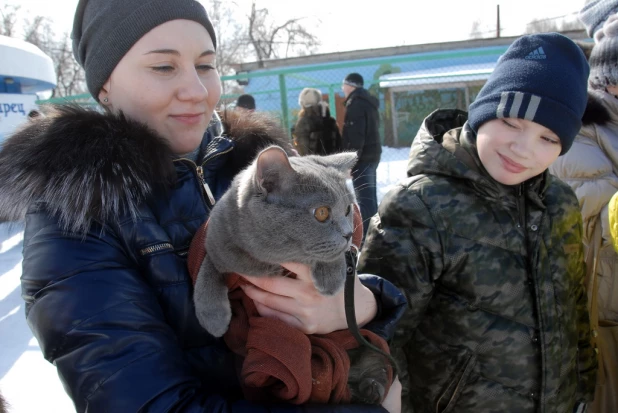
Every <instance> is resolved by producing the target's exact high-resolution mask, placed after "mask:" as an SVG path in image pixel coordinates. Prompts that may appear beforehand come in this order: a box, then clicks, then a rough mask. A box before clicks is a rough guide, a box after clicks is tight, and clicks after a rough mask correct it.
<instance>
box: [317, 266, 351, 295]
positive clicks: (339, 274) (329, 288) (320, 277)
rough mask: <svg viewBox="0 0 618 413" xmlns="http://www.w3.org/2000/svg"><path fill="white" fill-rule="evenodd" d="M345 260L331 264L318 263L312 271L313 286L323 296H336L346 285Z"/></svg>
mask: <svg viewBox="0 0 618 413" xmlns="http://www.w3.org/2000/svg"><path fill="white" fill-rule="evenodd" d="M345 270H346V263H345V258H343V257H342V258H341V260H337V261H331V262H318V263H317V264H316V265H315V266H314V267H313V269H312V277H313V284H314V285H315V288H316V289H317V290H318V292H319V293H320V294H322V295H335V294H337V292H339V290H341V288H343V285H344V284H345V277H346V271H345Z"/></svg>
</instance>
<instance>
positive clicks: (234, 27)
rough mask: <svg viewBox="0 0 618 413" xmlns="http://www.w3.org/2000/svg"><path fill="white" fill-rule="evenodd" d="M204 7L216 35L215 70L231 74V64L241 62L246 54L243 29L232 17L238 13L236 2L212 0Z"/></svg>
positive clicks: (223, 73)
mask: <svg viewBox="0 0 618 413" xmlns="http://www.w3.org/2000/svg"><path fill="white" fill-rule="evenodd" d="M206 7H208V17H210V20H211V21H212V22H213V26H214V29H215V35H216V36H217V62H216V66H217V71H218V72H219V73H220V74H221V75H229V74H233V73H234V71H233V69H232V66H233V65H234V64H238V63H241V62H242V61H243V60H244V59H245V57H246V56H247V41H246V39H245V29H244V27H243V25H242V23H241V22H238V21H237V20H236V18H235V17H234V16H235V15H237V14H238V11H237V4H236V3H234V2H230V1H224V0H214V1H211V2H208V4H207V5H206Z"/></svg>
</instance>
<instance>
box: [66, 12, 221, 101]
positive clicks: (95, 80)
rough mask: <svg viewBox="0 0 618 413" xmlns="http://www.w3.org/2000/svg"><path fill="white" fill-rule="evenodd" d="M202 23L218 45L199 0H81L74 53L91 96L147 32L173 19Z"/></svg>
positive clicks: (76, 13) (75, 28)
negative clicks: (83, 72) (83, 73)
mask: <svg viewBox="0 0 618 413" xmlns="http://www.w3.org/2000/svg"><path fill="white" fill-rule="evenodd" d="M177 19H184V20H193V21H195V22H197V23H200V24H201V25H203V26H204V27H205V28H206V30H207V31H208V34H210V37H211V38H212V43H213V45H214V46H215V48H216V47H217V40H216V36H215V31H214V29H213V27H212V24H211V23H210V20H209V19H208V15H207V14H206V10H205V9H204V6H202V5H201V4H200V3H198V2H197V1H196V0H79V3H78V4H77V10H76V11H75V19H74V21H73V32H72V33H71V38H72V39H73V55H74V56H75V59H76V60H77V62H78V63H79V64H80V65H81V66H82V67H83V68H84V70H85V72H86V84H87V85H88V90H89V91H90V94H92V97H94V98H95V99H96V100H97V101H98V100H99V91H100V90H101V88H102V87H103V85H104V84H105V82H106V81H107V79H109V76H110V75H111V74H112V71H113V70H114V68H115V67H116V65H117V64H118V62H120V60H121V59H122V58H123V56H124V55H125V54H126V53H127V52H128V51H129V49H131V47H133V45H134V44H135V43H136V42H137V41H138V40H139V39H141V38H142V36H144V35H145V34H146V33H148V32H149V31H151V30H152V29H154V28H155V27H157V26H159V25H161V24H163V23H166V22H168V21H171V20H177Z"/></svg>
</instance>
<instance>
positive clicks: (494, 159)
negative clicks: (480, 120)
mask: <svg viewBox="0 0 618 413" xmlns="http://www.w3.org/2000/svg"><path fill="white" fill-rule="evenodd" d="M476 145H477V149H478V152H479V157H480V158H481V162H482V163H483V166H484V167H485V169H487V172H489V174H490V175H491V177H492V178H494V179H495V180H496V181H498V182H500V183H501V184H504V185H518V184H520V183H522V182H524V181H526V180H528V179H530V178H532V177H534V176H537V175H539V174H541V173H543V172H544V171H545V170H546V169H547V168H548V167H549V165H551V163H552V162H554V161H555V160H556V159H558V156H559V155H560V151H561V150H562V145H561V143H560V139H559V138H558V136H557V135H556V134H555V133H553V132H552V131H551V130H549V129H547V128H546V127H544V126H542V125H540V124H538V123H535V122H531V121H528V120H525V119H516V118H506V119H494V120H491V121H489V122H485V123H484V124H483V125H481V127H480V128H479V130H478V133H477V140H476Z"/></svg>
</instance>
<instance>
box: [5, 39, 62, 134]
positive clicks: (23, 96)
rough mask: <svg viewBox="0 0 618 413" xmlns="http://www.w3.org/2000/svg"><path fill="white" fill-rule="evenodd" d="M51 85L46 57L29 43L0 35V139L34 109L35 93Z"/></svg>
mask: <svg viewBox="0 0 618 413" xmlns="http://www.w3.org/2000/svg"><path fill="white" fill-rule="evenodd" d="M55 87H56V73H55V71H54V64H53V62H52V60H51V58H50V57H49V56H47V55H46V54H45V53H43V52H42V51H41V49H39V48H38V47H36V46H34V45H33V44H31V43H28V42H25V41H23V40H19V39H14V38H12V37H7V36H0V142H2V141H3V140H4V138H5V137H6V136H7V135H8V134H10V133H11V132H13V131H14V130H15V128H16V127H17V126H19V125H20V124H21V123H23V122H25V121H26V118H27V115H28V113H29V112H30V111H31V110H33V109H36V108H37V106H36V100H37V93H40V92H44V91H48V90H51V89H53V88H55Z"/></svg>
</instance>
